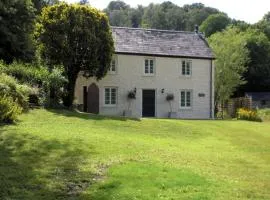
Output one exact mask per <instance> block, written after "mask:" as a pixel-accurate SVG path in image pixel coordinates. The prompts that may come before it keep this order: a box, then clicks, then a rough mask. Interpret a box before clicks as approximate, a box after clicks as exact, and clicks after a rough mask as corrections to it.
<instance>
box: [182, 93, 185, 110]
mask: <svg viewBox="0 0 270 200" xmlns="http://www.w3.org/2000/svg"><path fill="white" fill-rule="evenodd" d="M181 107H185V92H184V91H182V92H181Z"/></svg>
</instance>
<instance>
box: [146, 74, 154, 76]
mask: <svg viewBox="0 0 270 200" xmlns="http://www.w3.org/2000/svg"><path fill="white" fill-rule="evenodd" d="M143 76H155V74H143Z"/></svg>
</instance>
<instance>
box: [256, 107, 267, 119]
mask: <svg viewBox="0 0 270 200" xmlns="http://www.w3.org/2000/svg"><path fill="white" fill-rule="evenodd" d="M257 112H258V115H259V117H260V118H261V119H262V120H263V121H270V109H269V108H265V109H260V110H258V111H257Z"/></svg>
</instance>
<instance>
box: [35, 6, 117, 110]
mask: <svg viewBox="0 0 270 200" xmlns="http://www.w3.org/2000/svg"><path fill="white" fill-rule="evenodd" d="M36 37H37V39H38V42H39V44H40V51H41V56H42V58H43V59H45V60H46V61H47V62H48V64H50V65H52V64H61V65H63V67H64V74H65V76H66V78H67V80H68V83H67V84H66V85H65V87H64V92H65V95H64V96H63V103H64V105H65V106H67V107H70V106H71V105H72V103H73V99H74V87H75V83H76V79H77V77H78V74H79V72H83V75H84V76H85V77H96V78H97V79H98V80H99V79H101V78H102V77H104V76H105V75H106V73H107V71H108V69H109V67H110V62H111V57H112V53H113V51H114V46H113V38H112V34H111V31H110V26H109V24H108V18H107V16H106V15H105V14H104V13H102V12H100V11H98V10H97V9H95V8H91V7H90V6H85V5H79V4H73V5H68V4H66V3H60V4H57V5H54V6H50V7H46V8H44V9H43V10H42V13H41V17H40V21H39V23H37V25H36Z"/></svg>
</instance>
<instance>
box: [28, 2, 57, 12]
mask: <svg viewBox="0 0 270 200" xmlns="http://www.w3.org/2000/svg"><path fill="white" fill-rule="evenodd" d="M32 2H33V6H34V8H35V9H36V13H37V14H40V13H41V10H42V8H44V7H46V6H50V5H53V4H57V3H59V2H60V1H59V0H32Z"/></svg>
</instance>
